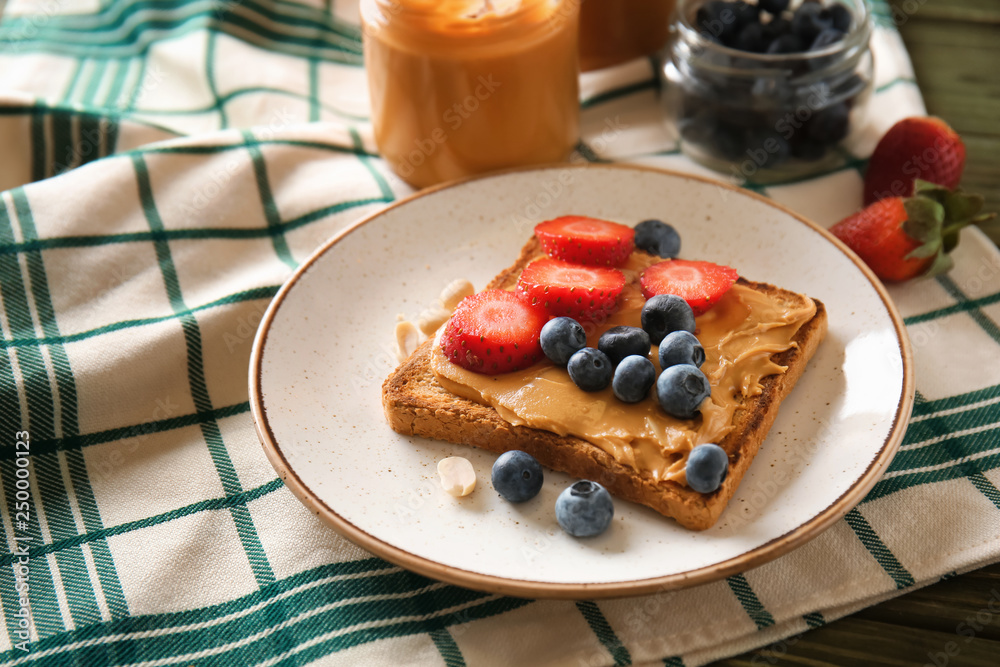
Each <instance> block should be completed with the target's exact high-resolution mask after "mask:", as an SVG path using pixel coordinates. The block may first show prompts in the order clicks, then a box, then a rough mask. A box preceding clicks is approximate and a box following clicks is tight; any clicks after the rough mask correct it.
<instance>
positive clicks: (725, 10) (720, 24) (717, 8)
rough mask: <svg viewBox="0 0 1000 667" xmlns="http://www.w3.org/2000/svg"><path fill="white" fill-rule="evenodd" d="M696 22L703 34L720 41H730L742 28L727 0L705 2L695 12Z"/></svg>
mask: <svg viewBox="0 0 1000 667" xmlns="http://www.w3.org/2000/svg"><path fill="white" fill-rule="evenodd" d="M694 23H695V26H696V27H697V28H698V29H699V30H700V31H701V33H702V35H703V36H706V37H709V38H715V39H713V41H716V40H717V41H720V42H728V41H729V40H730V39H732V38H733V37H735V36H736V32H737V31H738V30H739V28H740V25H739V23H738V22H737V19H736V13H735V12H734V11H733V8H732V7H731V6H730V3H728V2H726V1H725V0H710V1H709V2H706V3H705V4H703V5H702V6H701V7H699V8H698V11H697V13H696V14H695V17H694Z"/></svg>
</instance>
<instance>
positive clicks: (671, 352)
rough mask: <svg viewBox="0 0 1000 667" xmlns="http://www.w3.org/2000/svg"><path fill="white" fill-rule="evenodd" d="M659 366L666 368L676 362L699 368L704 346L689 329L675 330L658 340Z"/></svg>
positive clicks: (702, 359)
mask: <svg viewBox="0 0 1000 667" xmlns="http://www.w3.org/2000/svg"><path fill="white" fill-rule="evenodd" d="M659 354H660V368H663V369H666V368H670V367H671V366H676V365H678V364H688V365H690V366H694V367H695V368H701V365H702V364H703V363H705V348H704V347H702V345H701V341H699V340H698V338H697V337H696V336H695V335H694V334H693V333H691V332H690V331H675V332H673V333H671V334H667V336H666V337H665V338H664V339H663V340H662V341H660V350H659Z"/></svg>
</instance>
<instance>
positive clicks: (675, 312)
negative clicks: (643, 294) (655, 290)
mask: <svg viewBox="0 0 1000 667" xmlns="http://www.w3.org/2000/svg"><path fill="white" fill-rule="evenodd" d="M639 319H640V321H641V322H642V328H643V329H645V331H646V333H648V334H649V342H650V343H652V344H653V345H659V344H660V341H661V340H663V337H664V336H666V335H667V334H668V333H671V332H673V331H690V332H691V333H694V326H695V324H694V312H692V310H691V306H689V305H688V303H687V301H685V300H684V299H682V298H681V297H679V296H677V295H676V294H657V295H656V296H652V297H650V298H649V299H648V300H647V301H646V305H644V306H643V307H642V313H641V314H640V315H639Z"/></svg>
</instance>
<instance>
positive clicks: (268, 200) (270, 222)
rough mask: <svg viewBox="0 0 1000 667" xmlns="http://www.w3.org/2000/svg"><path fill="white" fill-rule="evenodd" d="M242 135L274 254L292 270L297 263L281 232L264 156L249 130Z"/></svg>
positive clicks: (279, 219)
mask: <svg viewBox="0 0 1000 667" xmlns="http://www.w3.org/2000/svg"><path fill="white" fill-rule="evenodd" d="M242 135H243V141H244V142H245V143H246V146H247V150H249V151H250V159H251V160H252V161H253V173H254V177H255V178H256V179H257V194H258V196H259V197H260V205H261V208H263V209H264V217H265V219H266V220H267V228H268V229H269V230H271V243H272V244H274V252H275V253H277V255H278V258H279V259H280V260H281V261H282V262H284V263H285V264H286V265H287V266H289V267H290V268H293V269H294V268H295V267H297V266H298V262H296V261H295V258H294V257H292V253H291V251H290V250H289V249H288V241H287V240H286V239H285V235H284V232H283V231H281V230H282V225H281V213H280V212H279V211H278V205H277V204H276V203H275V201H274V194H273V193H272V192H271V182H270V180H269V179H268V177H267V163H266V162H264V154H263V153H262V152H261V150H260V146H258V145H257V143H256V142H255V141H254V138H253V134H251V133H250V131H249V130H243V132H242Z"/></svg>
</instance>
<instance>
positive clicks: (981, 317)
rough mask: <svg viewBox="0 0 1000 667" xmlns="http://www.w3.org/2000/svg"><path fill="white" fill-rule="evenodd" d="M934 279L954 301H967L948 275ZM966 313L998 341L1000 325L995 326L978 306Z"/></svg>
mask: <svg viewBox="0 0 1000 667" xmlns="http://www.w3.org/2000/svg"><path fill="white" fill-rule="evenodd" d="M936 280H937V281H938V284H940V285H941V287H943V288H944V289H945V291H947V292H948V294H950V295H951V296H952V298H954V299H955V300H956V301H958V302H963V301H968V298H967V297H966V296H965V293H964V292H962V290H961V288H959V286H958V285H956V284H955V281H954V280H952V279H951V278H949V277H948V276H946V275H944V276H938V277H937V278H936ZM968 313H969V315H970V316H971V317H972V319H973V320H975V321H976V324H978V325H979V326H980V327H982V329H983V331H985V332H986V333H988V334H989V335H990V337H991V338H992V339H993V340H995V341H996V342H997V343H1000V327H998V326H997V323H996V322H994V321H993V320H991V319H990V318H989V317H988V316H987V315H986V313H984V312H983V311H981V310H979V309H978V308H972V309H969V310H968Z"/></svg>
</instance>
